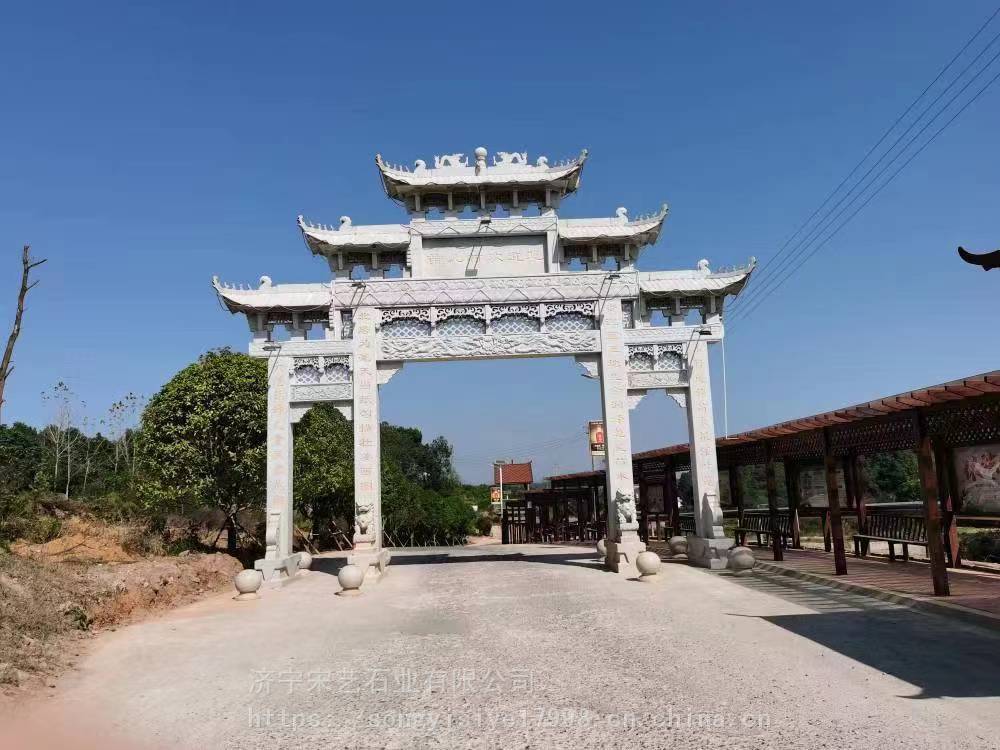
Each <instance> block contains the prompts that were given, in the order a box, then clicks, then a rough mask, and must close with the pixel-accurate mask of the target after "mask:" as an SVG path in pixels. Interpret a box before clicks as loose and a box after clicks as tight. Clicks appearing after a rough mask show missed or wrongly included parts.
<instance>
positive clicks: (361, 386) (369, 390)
mask: <svg viewBox="0 0 1000 750" xmlns="http://www.w3.org/2000/svg"><path fill="white" fill-rule="evenodd" d="M377 316H378V311H377V310H375V309H374V308H370V307H362V308H359V309H358V310H357V311H356V312H355V314H354V515H355V528H354V543H355V549H363V548H379V547H381V539H379V534H378V531H379V529H380V528H381V518H380V516H381V507H380V506H381V473H380V462H379V455H380V445H379V417H378V367H377V364H376V358H377V351H376V348H377V343H376V332H375V325H376V318H377Z"/></svg>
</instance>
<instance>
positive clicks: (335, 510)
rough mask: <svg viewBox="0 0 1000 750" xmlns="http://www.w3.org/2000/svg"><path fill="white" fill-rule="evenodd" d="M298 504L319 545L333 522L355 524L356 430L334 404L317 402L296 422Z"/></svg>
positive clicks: (327, 537) (346, 528)
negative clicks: (309, 522) (307, 519)
mask: <svg viewBox="0 0 1000 750" xmlns="http://www.w3.org/2000/svg"><path fill="white" fill-rule="evenodd" d="M294 476H295V506H296V509H297V510H299V511H300V512H301V513H302V514H303V515H305V516H306V517H307V518H309V519H310V521H311V523H312V529H313V532H314V533H315V534H316V535H317V537H318V541H319V543H320V546H329V541H330V532H331V523H330V522H331V521H334V520H336V521H337V523H338V525H339V526H340V528H341V529H342V530H344V531H345V532H346V533H348V534H350V529H351V527H352V526H353V524H354V432H353V429H352V427H351V423H350V422H348V421H347V420H346V419H345V418H344V416H343V415H342V414H341V413H340V411H338V410H337V409H336V407H334V406H333V404H317V405H316V406H314V407H313V408H312V409H310V410H309V411H308V412H307V413H306V415H305V416H304V417H303V418H302V421H301V422H299V423H298V424H297V425H295V474H294Z"/></svg>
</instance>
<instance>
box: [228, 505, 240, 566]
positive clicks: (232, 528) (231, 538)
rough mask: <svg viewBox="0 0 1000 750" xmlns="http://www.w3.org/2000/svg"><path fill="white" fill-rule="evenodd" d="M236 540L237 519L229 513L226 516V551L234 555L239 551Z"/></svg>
mask: <svg viewBox="0 0 1000 750" xmlns="http://www.w3.org/2000/svg"><path fill="white" fill-rule="evenodd" d="M236 542H237V538H236V519H235V518H234V517H233V516H232V515H229V516H226V551H227V552H228V553H229V554H230V555H232V556H233V557H235V556H236V553H237V552H238V548H237V547H238V545H237V544H236Z"/></svg>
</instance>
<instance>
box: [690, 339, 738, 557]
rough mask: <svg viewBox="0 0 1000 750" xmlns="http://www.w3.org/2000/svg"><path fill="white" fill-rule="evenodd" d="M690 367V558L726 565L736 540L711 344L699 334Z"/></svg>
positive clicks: (692, 352) (691, 355) (691, 353)
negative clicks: (725, 525)
mask: <svg viewBox="0 0 1000 750" xmlns="http://www.w3.org/2000/svg"><path fill="white" fill-rule="evenodd" d="M687 368H688V398H687V402H688V403H687V418H688V439H689V441H690V444H691V486H692V490H693V494H694V522H695V533H694V534H693V535H689V536H688V559H689V560H690V561H691V562H692V563H694V564H695V565H700V566H702V567H705V568H712V569H718V568H724V567H726V560H727V557H728V550H729V548H730V547H731V546H732V545H733V540H732V539H727V538H726V537H725V534H724V533H723V531H722V505H721V503H720V501H719V465H718V462H717V459H716V455H715V417H714V415H713V413H712V381H711V378H710V376H709V370H708V344H707V343H705V342H701V341H698V340H697V335H696V336H695V338H694V340H693V341H692V342H691V345H690V346H689V347H688V356H687Z"/></svg>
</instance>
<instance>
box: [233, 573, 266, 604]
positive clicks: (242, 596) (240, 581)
mask: <svg viewBox="0 0 1000 750" xmlns="http://www.w3.org/2000/svg"><path fill="white" fill-rule="evenodd" d="M263 582H264V576H263V575H262V574H261V572H260V571H259V570H241V571H240V572H239V573H237V574H236V575H235V576H233V586H235V587H236V596H235V597H233V598H234V599H236V600H237V601H249V600H251V599H260V594H258V593H257V591H258V590H259V589H260V586H261V584H262V583H263Z"/></svg>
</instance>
